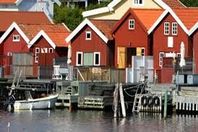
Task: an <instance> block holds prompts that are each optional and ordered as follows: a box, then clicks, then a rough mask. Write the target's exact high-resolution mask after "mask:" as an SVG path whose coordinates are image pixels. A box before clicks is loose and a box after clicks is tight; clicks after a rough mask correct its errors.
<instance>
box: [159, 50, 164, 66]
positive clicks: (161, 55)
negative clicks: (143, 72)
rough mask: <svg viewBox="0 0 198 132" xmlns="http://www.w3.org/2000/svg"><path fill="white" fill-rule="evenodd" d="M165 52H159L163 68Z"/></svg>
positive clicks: (160, 63) (160, 64)
mask: <svg viewBox="0 0 198 132" xmlns="http://www.w3.org/2000/svg"><path fill="white" fill-rule="evenodd" d="M164 55H165V53H164V52H159V66H160V67H161V68H162V66H163V57H164Z"/></svg>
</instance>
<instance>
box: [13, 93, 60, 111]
mask: <svg viewBox="0 0 198 132" xmlns="http://www.w3.org/2000/svg"><path fill="white" fill-rule="evenodd" d="M57 98H58V94H56V95H50V96H48V97H43V98H38V99H29V100H17V101H15V103H14V109H15V110H35V109H52V108H54V107H55V103H56V101H57Z"/></svg>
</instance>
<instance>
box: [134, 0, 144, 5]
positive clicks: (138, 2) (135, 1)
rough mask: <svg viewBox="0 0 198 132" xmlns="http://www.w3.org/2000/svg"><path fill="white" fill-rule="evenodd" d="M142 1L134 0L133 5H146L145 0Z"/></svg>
mask: <svg viewBox="0 0 198 132" xmlns="http://www.w3.org/2000/svg"><path fill="white" fill-rule="evenodd" d="M141 1H142V3H140V0H133V5H136V6H142V5H144V0H141Z"/></svg>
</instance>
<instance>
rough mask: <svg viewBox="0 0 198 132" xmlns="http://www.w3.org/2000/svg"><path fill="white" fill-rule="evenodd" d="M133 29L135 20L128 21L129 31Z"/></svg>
mask: <svg viewBox="0 0 198 132" xmlns="http://www.w3.org/2000/svg"><path fill="white" fill-rule="evenodd" d="M133 29H135V20H134V19H129V30H133Z"/></svg>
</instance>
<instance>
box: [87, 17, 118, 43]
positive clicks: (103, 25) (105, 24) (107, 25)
mask: <svg viewBox="0 0 198 132" xmlns="http://www.w3.org/2000/svg"><path fill="white" fill-rule="evenodd" d="M90 21H91V22H92V23H93V24H94V25H95V26H96V27H97V28H98V29H99V30H100V31H101V32H102V33H103V34H104V35H105V36H106V37H107V38H108V39H109V40H112V39H113V36H112V33H111V31H112V28H113V26H114V25H115V23H116V22H117V20H97V19H91V20H90Z"/></svg>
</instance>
